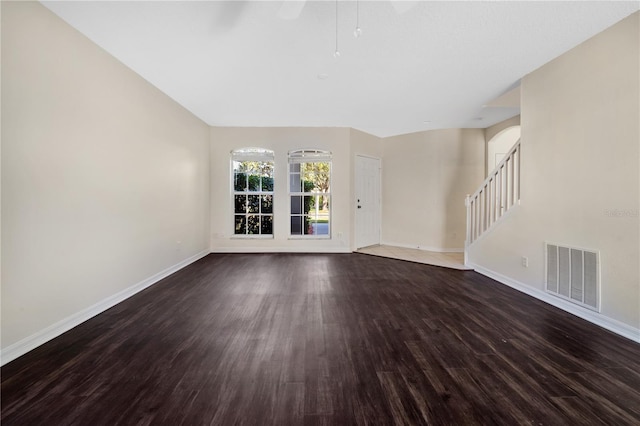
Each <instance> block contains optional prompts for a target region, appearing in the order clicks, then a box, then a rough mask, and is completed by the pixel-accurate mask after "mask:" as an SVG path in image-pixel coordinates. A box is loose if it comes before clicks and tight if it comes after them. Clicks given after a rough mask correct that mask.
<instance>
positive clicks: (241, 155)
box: [230, 147, 275, 239]
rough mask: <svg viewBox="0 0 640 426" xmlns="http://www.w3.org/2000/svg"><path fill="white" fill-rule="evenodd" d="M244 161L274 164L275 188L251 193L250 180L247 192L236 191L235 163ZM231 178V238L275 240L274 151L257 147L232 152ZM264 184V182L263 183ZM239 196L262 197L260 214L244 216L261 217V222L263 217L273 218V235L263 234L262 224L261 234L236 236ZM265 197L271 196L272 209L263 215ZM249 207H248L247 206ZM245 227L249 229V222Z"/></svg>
mask: <svg viewBox="0 0 640 426" xmlns="http://www.w3.org/2000/svg"><path fill="white" fill-rule="evenodd" d="M244 161H259V162H265V163H272V164H273V169H274V176H273V181H274V182H273V185H274V188H273V190H271V191H263V190H262V185H260V187H259V188H258V190H257V191H249V190H248V179H247V187H246V188H247V190H245V191H236V189H235V167H234V162H244ZM230 175H231V177H230V193H231V229H232V234H231V238H232V239H273V237H274V228H275V210H274V208H273V202H274V201H275V195H274V194H275V153H274V152H273V151H272V150H269V149H265V148H256V147H251V148H239V149H235V150H233V151H231V173H230ZM261 182H262V181H261ZM237 195H245V196H249V195H256V196H258V197H260V198H259V199H260V203H259V206H260V207H259V210H258V213H253V214H252V213H249V212H248V211H245V213H244V216H245V217H246V218H248V217H249V216H251V215H258V216H260V217H261V219H260V220H261V221H262V217H263V216H271V234H262V222H261V224H260V228H259V230H260V233H259V234H247V233H245V234H236V233H235V226H236V216H240V215H241V214H240V213H236V196H237ZM264 195H271V197H272V208H271V213H262V202H261V200H262V196H264ZM247 207H248V206H247ZM245 227H247V229H248V220H247V223H246V224H245Z"/></svg>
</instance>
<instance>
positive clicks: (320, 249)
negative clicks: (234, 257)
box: [211, 247, 352, 253]
mask: <svg viewBox="0 0 640 426" xmlns="http://www.w3.org/2000/svg"><path fill="white" fill-rule="evenodd" d="M351 252H352V250H351V249H350V248H348V247H313V248H310V247H213V248H211V253H351Z"/></svg>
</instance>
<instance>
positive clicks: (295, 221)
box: [291, 216, 303, 235]
mask: <svg viewBox="0 0 640 426" xmlns="http://www.w3.org/2000/svg"><path fill="white" fill-rule="evenodd" d="M302 226H303V220H302V216H291V235H302Z"/></svg>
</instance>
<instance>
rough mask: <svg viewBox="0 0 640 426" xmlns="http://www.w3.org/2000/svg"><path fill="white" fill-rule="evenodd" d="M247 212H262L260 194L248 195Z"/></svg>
mask: <svg viewBox="0 0 640 426" xmlns="http://www.w3.org/2000/svg"><path fill="white" fill-rule="evenodd" d="M247 212H248V213H260V196H259V195H249V196H247Z"/></svg>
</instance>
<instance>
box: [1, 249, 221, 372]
mask: <svg viewBox="0 0 640 426" xmlns="http://www.w3.org/2000/svg"><path fill="white" fill-rule="evenodd" d="M208 254H209V251H208V250H206V251H201V252H200V253H198V254H195V255H193V256H191V257H189V258H188V259H185V260H183V261H182V262H180V263H177V264H175V265H173V266H171V267H169V268H167V269H165V270H163V271H160V272H158V273H157V274H155V275H153V276H151V277H149V278H147V279H145V280H143V281H140V282H139V283H137V284H135V285H133V286H131V287H129V288H126V289H124V290H122V291H120V292H118V293H116V294H114V295H113V296H109V297H107V298H106V299H104V300H101V301H100V302H98V303H96V304H94V305H91V306H89V307H88V308H86V309H83V310H81V311H80V312H77V313H75V314H73V315H71V316H69V317H67V318H65V319H63V320H60V321H58V322H56V323H55V324H52V325H50V326H48V327H47V328H45V329H43V330H40V331H38V332H36V333H34V334H32V335H31V336H28V337H25V338H24V339H22V340H20V341H19V342H16V343H14V344H13V345H10V346H7V347H6V348H5V349H3V350H2V351H0V365H5V364H6V363H8V362H11V361H13V360H14V359H16V358H18V357H20V356H22V355H24V354H26V353H27V352H29V351H31V350H33V349H35V348H37V347H38V346H40V345H42V344H44V343H46V342H48V341H49V340H52V339H54V338H56V337H58V336H60V335H61V334H63V333H65V332H67V331H69V330H71V329H72V328H73V327H76V326H78V325H80V324H82V323H83V322H85V321H87V320H88V319H91V318H93V317H95V316H96V315H98V314H100V313H102V312H104V311H106V310H107V309H109V308H111V307H113V306H115V305H117V304H118V303H120V302H122V301H123V300H125V299H128V298H129V297H131V296H133V295H134V294H136V293H139V292H140V291H142V290H144V289H145V288H147V287H150V286H152V285H153V284H155V283H157V282H158V281H160V280H162V279H163V278H166V277H168V276H169V275H171V274H173V273H174V272H177V271H179V270H180V269H182V268H184V267H185V266H188V265H190V264H192V263H193V262H195V261H197V260H200V259H202V258H203V257H205V256H206V255H208Z"/></svg>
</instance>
